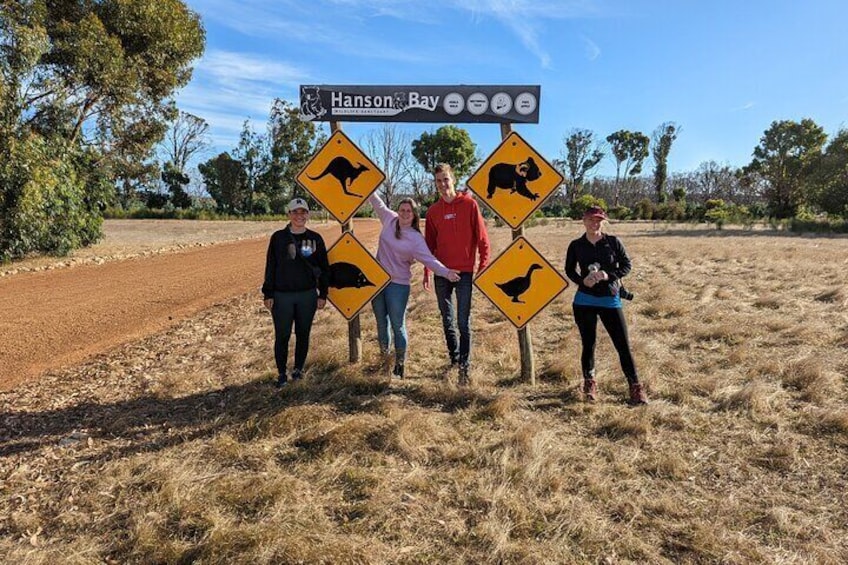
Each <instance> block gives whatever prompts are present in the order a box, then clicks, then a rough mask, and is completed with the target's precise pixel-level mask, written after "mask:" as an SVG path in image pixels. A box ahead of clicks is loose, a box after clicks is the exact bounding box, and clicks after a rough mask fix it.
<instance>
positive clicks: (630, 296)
mask: <svg viewBox="0 0 848 565" xmlns="http://www.w3.org/2000/svg"><path fill="white" fill-rule="evenodd" d="M618 295H619V296H620V297H621V298H623V299H624V300H633V293H632V292H630V291H629V290H627V289H626V288H624V287H621V288H619V289H618Z"/></svg>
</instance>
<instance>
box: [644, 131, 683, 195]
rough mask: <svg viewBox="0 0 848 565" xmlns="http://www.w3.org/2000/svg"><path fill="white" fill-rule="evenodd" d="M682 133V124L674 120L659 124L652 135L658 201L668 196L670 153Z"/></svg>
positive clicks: (655, 186)
mask: <svg viewBox="0 0 848 565" xmlns="http://www.w3.org/2000/svg"><path fill="white" fill-rule="evenodd" d="M679 134H680V126H678V125H677V124H675V123H674V122H665V123H663V124H660V125H659V126H657V129H655V130H654V133H653V135H652V140H651V141H652V143H651V155H652V156H653V158H654V192H655V194H656V199H657V203H658V204H659V203H662V202H665V200H666V198H667V196H668V195H667V194H666V190H665V185H666V182H667V180H668V155H669V153H671V145H672V143H674V140H675V139H677V136H678V135H679Z"/></svg>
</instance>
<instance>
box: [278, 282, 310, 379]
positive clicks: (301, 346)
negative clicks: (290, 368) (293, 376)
mask: <svg viewBox="0 0 848 565" xmlns="http://www.w3.org/2000/svg"><path fill="white" fill-rule="evenodd" d="M316 310H318V294H317V293H316V292H315V290H314V289H313V290H304V291H301V292H275V293H274V307H273V308H272V309H271V317H272V318H273V319H274V336H275V338H274V359H275V360H276V362H277V372H278V373H279V374H280V375H285V374H286V359H287V357H288V354H289V338H290V337H291V333H292V325H294V335H295V342H294V368H295V370H297V371H302V370H303V365H304V363H306V354H307V353H308V352H309V334H310V332H311V331H312V320H313V319H314V318H315V312H316Z"/></svg>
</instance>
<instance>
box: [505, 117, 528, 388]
mask: <svg viewBox="0 0 848 565" xmlns="http://www.w3.org/2000/svg"><path fill="white" fill-rule="evenodd" d="M510 133H512V124H511V123H508V122H507V123H501V140H504V139H506V138H507V136H509V134H510ZM523 236H524V224H521V225H520V226H518V228H517V229H514V230H512V240H513V241H515V240H516V239H518V238H519V237H523ZM518 349H519V351H520V352H521V378H522V379H523V380H524V381H530V384H531V385H533V386H535V385H536V361H535V359H534V358H533V340H532V338H531V337H530V324H529V323H528V324H526V325H525V326H524V327H522V328H521V329H519V330H518Z"/></svg>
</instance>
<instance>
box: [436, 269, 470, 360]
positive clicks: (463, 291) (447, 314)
mask: <svg viewBox="0 0 848 565" xmlns="http://www.w3.org/2000/svg"><path fill="white" fill-rule="evenodd" d="M459 276H460V279H459V280H458V281H457V282H455V283H453V282H450V281H449V280H448V279H446V278H444V277H438V276H436V277H433V279H434V281H435V286H436V299H437V300H438V301H439V312H441V313H442V327H443V328H444V330H445V342H446V343H447V346H448V354H449V355H450V359H451V363H452V364H453V363H459V366H460V367H464V368H468V365H469V363H470V362H471V287H472V284H471V277H472V274H471V273H460V274H459ZM454 291H456V307H454V303H453V294H454ZM457 333H459V339H457Z"/></svg>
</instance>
